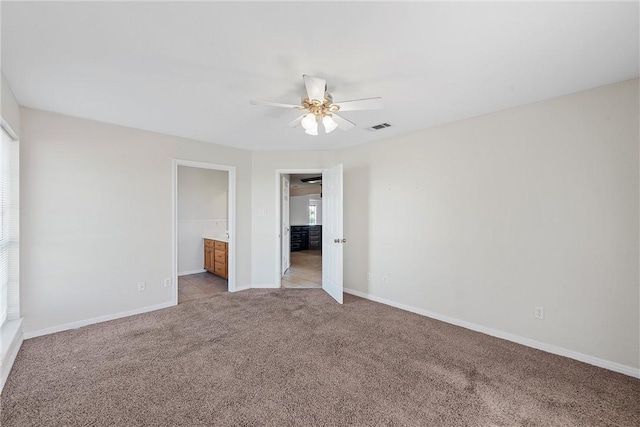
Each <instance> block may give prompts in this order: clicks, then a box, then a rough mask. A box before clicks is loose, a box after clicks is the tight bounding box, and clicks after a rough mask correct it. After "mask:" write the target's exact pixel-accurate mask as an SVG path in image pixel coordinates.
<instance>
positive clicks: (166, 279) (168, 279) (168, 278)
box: [164, 277, 171, 288]
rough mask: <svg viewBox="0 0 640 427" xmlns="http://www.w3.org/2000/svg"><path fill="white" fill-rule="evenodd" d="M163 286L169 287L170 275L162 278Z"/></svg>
mask: <svg viewBox="0 0 640 427" xmlns="http://www.w3.org/2000/svg"><path fill="white" fill-rule="evenodd" d="M164 287H165V288H169V287H171V277H165V278H164Z"/></svg>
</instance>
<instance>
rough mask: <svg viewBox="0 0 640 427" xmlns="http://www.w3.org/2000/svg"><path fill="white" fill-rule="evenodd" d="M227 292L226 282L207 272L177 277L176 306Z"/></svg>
mask: <svg viewBox="0 0 640 427" xmlns="http://www.w3.org/2000/svg"><path fill="white" fill-rule="evenodd" d="M220 292H227V280H226V279H223V278H222V277H219V276H216V275H215V274H211V273H209V272H205V273H197V274H190V275H188V276H180V277H178V304H180V303H181V302H185V301H191V300H195V299H199V298H207V297H210V296H211V295H215V294H219V293H220Z"/></svg>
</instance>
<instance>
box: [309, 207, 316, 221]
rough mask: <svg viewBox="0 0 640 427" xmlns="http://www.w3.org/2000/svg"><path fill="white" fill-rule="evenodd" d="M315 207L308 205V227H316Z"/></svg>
mask: <svg viewBox="0 0 640 427" xmlns="http://www.w3.org/2000/svg"><path fill="white" fill-rule="evenodd" d="M316 221H317V216H316V205H309V225H316Z"/></svg>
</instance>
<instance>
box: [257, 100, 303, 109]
mask: <svg viewBox="0 0 640 427" xmlns="http://www.w3.org/2000/svg"><path fill="white" fill-rule="evenodd" d="M249 102H250V103H251V105H266V106H268V107H283V108H298V109H302V106H300V105H293V104H280V103H279V102H268V101H249Z"/></svg>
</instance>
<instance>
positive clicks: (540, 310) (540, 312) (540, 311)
mask: <svg viewBox="0 0 640 427" xmlns="http://www.w3.org/2000/svg"><path fill="white" fill-rule="evenodd" d="M533 316H534V317H535V318H536V319H540V320H544V307H536V308H535V309H534V310H533Z"/></svg>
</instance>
